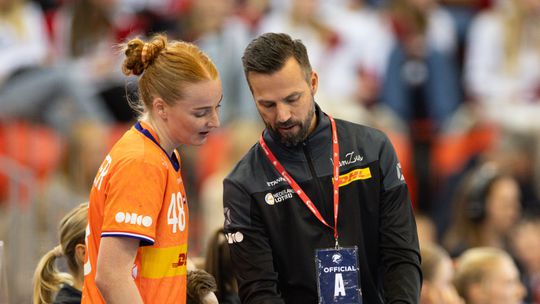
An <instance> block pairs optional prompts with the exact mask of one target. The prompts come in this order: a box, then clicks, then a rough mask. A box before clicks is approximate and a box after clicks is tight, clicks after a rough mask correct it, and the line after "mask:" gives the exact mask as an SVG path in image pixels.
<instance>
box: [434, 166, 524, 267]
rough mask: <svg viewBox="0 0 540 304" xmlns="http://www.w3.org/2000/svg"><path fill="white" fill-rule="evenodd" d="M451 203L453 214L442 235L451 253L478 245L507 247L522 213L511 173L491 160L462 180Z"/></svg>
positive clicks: (517, 189) (518, 193) (457, 252)
mask: <svg viewBox="0 0 540 304" xmlns="http://www.w3.org/2000/svg"><path fill="white" fill-rule="evenodd" d="M453 206H454V210H453V212H454V218H453V221H452V224H451V227H450V229H449V231H448V232H447V234H446V236H445V238H444V245H445V246H446V248H447V249H448V251H449V252H450V255H451V256H452V257H456V256H458V255H460V254H461V253H462V252H463V251H465V250H467V249H469V248H473V247H478V246H489V247H495V248H501V249H509V243H508V242H509V237H510V234H511V231H512V228H514V226H515V224H516V223H517V221H518V220H519V218H520V216H521V203H520V191H519V186H518V183H517V182H516V180H515V178H514V177H513V176H511V175H509V174H507V173H506V172H504V171H500V170H499V168H498V167H496V166H495V165H494V164H493V163H486V164H482V165H480V166H479V167H478V168H476V169H475V170H474V171H473V172H472V173H471V175H470V176H469V177H467V178H465V179H463V180H462V183H461V185H460V188H459V189H458V190H457V192H456V196H455V198H454V204H453Z"/></svg>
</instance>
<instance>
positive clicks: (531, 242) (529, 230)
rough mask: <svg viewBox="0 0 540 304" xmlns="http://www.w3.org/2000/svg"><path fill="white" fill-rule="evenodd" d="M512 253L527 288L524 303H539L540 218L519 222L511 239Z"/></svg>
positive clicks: (530, 218) (529, 218)
mask: <svg viewBox="0 0 540 304" xmlns="http://www.w3.org/2000/svg"><path fill="white" fill-rule="evenodd" d="M512 249H513V250H512V251H513V252H514V255H515V257H516V260H517V265H518V267H519V268H520V269H521V277H522V281H523V284H524V285H525V287H526V288H527V298H526V300H525V302H526V303H540V218H539V217H537V216H536V217H528V218H524V219H523V220H522V221H520V222H519V223H518V225H517V227H516V229H515V230H514V234H513V237H512Z"/></svg>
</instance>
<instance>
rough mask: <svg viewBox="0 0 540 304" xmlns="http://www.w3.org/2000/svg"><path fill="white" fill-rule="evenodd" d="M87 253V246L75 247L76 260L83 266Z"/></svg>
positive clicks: (78, 245) (79, 245)
mask: <svg viewBox="0 0 540 304" xmlns="http://www.w3.org/2000/svg"><path fill="white" fill-rule="evenodd" d="M85 253H86V246H85V245H84V244H77V246H75V258H76V260H77V262H78V263H80V264H81V265H82V264H84V254H85Z"/></svg>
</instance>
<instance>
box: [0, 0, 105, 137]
mask: <svg viewBox="0 0 540 304" xmlns="http://www.w3.org/2000/svg"><path fill="white" fill-rule="evenodd" d="M45 28H46V23H45V19H44V17H43V13H42V12H41V11H40V10H39V7H37V6H35V5H34V4H32V3H31V2H27V1H25V0H0V121H8V120H12V119H21V118H22V119H28V120H33V121H45V122H46V123H48V124H49V125H52V126H54V127H55V128H56V129H57V130H58V131H61V132H63V133H68V132H69V129H70V128H71V126H72V124H73V123H74V122H76V121H77V120H79V119H84V118H86V119H94V120H99V121H103V122H107V121H109V118H110V117H109V116H108V113H106V111H105V110H104V109H103V107H101V105H100V104H99V102H98V101H97V98H96V96H94V95H92V94H91V92H88V90H87V88H86V87H84V86H82V85H81V83H79V82H78V80H77V79H76V77H74V74H73V73H72V72H73V71H72V70H70V69H63V68H59V67H56V66H48V65H47V64H48V59H49V57H50V52H49V44H48V41H47V39H48V38H47V32H46V29H45Z"/></svg>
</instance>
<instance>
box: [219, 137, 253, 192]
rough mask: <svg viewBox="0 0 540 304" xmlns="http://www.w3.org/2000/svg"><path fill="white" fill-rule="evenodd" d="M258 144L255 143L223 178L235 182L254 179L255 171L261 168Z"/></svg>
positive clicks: (239, 182)
mask: <svg viewBox="0 0 540 304" xmlns="http://www.w3.org/2000/svg"><path fill="white" fill-rule="evenodd" d="M259 149H260V146H259V144H258V143H255V144H254V145H253V146H252V147H251V148H250V149H249V150H248V152H247V153H246V154H245V155H244V156H243V157H242V158H241V159H240V161H238V163H236V165H235V166H234V167H233V169H232V170H231V171H230V172H229V174H228V175H227V176H226V177H225V180H228V181H231V182H233V183H237V184H244V183H247V182H249V181H252V182H253V180H254V179H255V176H256V174H255V172H256V171H257V170H259V171H260V170H261V157H260V156H261V155H260V152H259Z"/></svg>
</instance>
